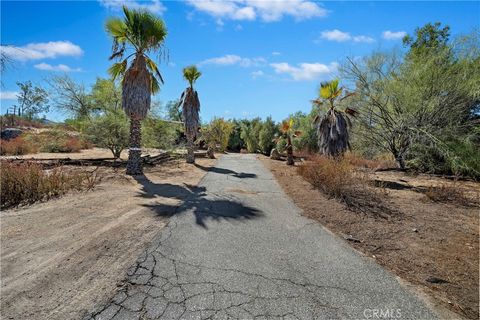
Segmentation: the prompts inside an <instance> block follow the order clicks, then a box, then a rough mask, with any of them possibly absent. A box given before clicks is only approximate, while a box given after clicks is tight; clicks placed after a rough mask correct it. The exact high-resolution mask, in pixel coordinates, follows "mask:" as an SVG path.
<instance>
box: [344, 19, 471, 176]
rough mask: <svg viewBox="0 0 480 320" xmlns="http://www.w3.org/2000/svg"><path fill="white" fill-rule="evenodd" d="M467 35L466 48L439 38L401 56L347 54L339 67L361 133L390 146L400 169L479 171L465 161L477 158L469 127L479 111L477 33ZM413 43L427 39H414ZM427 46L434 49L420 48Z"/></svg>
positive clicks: (377, 143) (386, 147)
mask: <svg viewBox="0 0 480 320" xmlns="http://www.w3.org/2000/svg"><path fill="white" fill-rule="evenodd" d="M427 28H428V29H430V27H428V25H427ZM418 30H420V34H424V32H422V31H421V30H422V29H417V33H418V32H419V31H418ZM443 34H445V32H444V33H443ZM422 38H423V37H422ZM468 38H470V40H468V39H465V38H464V37H462V41H463V43H465V44H467V45H466V46H463V47H462V46H461V45H459V44H458V43H455V44H450V43H449V42H446V44H445V41H446V39H445V37H443V36H442V37H441V39H442V40H441V41H433V42H428V43H429V44H428V46H426V47H420V46H418V45H417V46H415V47H413V48H412V50H413V51H409V52H408V53H407V54H406V56H405V59H403V60H402V57H400V56H398V54H397V53H396V52H392V53H379V52H377V53H374V54H373V55H371V56H369V57H366V58H365V59H363V60H354V59H349V61H348V64H347V65H346V66H345V67H344V68H343V70H342V73H343V75H344V77H345V78H347V79H348V80H350V81H351V82H353V83H355V84H356V89H355V92H356V95H355V100H354V102H355V104H356V105H357V107H358V108H357V109H358V110H359V116H358V121H357V123H358V126H356V128H357V129H358V130H356V132H357V133H358V134H359V136H361V137H362V138H363V139H364V140H365V141H368V142H367V143H368V145H369V147H370V148H371V147H376V148H378V149H380V150H385V151H388V152H390V153H391V154H392V155H393V157H394V159H395V160H396V161H397V164H398V166H399V167H400V168H405V167H407V165H409V166H413V167H415V168H418V169H419V170H422V171H430V172H443V173H459V172H472V173H473V172H474V171H476V172H479V173H480V170H478V169H473V168H472V167H471V165H468V164H467V163H473V164H475V163H476V162H475V161H467V157H472V156H471V155H472V154H474V153H471V152H470V151H468V150H474V149H475V148H472V147H471V146H472V143H471V142H473V141H476V138H475V134H472V133H473V132H474V128H475V126H478V120H475V118H478V113H479V112H480V110H479V109H480V107H479V106H480V103H479V101H480V100H479V97H480V94H479V90H478V83H479V81H480V76H479V74H480V55H479V52H480V51H479V50H478V46H479V44H478V34H476V33H474V34H473V35H472V36H471V37H468ZM474 39H477V41H475V40H474ZM411 43H426V42H425V41H423V40H421V41H419V40H418V39H416V38H412V42H411ZM432 43H436V44H439V46H438V47H433V46H432ZM475 47H476V48H477V49H475ZM472 48H474V50H472ZM426 50H428V52H429V54H423V52H425V51H426ZM475 123H477V124H475ZM452 143H453V144H455V146H453V145H452ZM460 145H464V147H465V148H464V151H465V152H463V151H461V150H459V148H458V146H460ZM459 151H461V154H462V155H460V154H459ZM447 168H449V169H447ZM472 170H473V171H472ZM477 174H478V173H477Z"/></svg>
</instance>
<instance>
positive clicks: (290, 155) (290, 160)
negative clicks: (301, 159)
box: [287, 137, 295, 166]
mask: <svg viewBox="0 0 480 320" xmlns="http://www.w3.org/2000/svg"><path fill="white" fill-rule="evenodd" d="M294 164H295V162H294V161H293V146H292V140H291V139H290V137H288V142H287V165H289V166H293V165H294Z"/></svg>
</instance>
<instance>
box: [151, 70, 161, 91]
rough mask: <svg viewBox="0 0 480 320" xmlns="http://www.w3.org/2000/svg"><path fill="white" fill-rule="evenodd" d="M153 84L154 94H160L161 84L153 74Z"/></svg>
mask: <svg viewBox="0 0 480 320" xmlns="http://www.w3.org/2000/svg"><path fill="white" fill-rule="evenodd" d="M151 77H152V78H151V80H150V81H151V83H152V94H157V93H158V92H160V84H159V83H158V80H157V78H156V77H155V76H154V75H153V74H151Z"/></svg>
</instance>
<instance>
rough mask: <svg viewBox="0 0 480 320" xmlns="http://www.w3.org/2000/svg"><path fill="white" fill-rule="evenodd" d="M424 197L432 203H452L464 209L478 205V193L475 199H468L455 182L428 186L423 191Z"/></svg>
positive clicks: (479, 202) (479, 203) (479, 201)
mask: <svg viewBox="0 0 480 320" xmlns="http://www.w3.org/2000/svg"><path fill="white" fill-rule="evenodd" d="M425 196H426V197H427V198H428V199H430V200H431V201H433V202H441V203H452V204H457V205H461V206H465V207H470V206H478V205H480V200H479V199H478V193H477V194H476V196H475V197H469V196H468V195H467V193H466V191H465V190H464V189H463V188H462V187H461V186H459V185H458V183H457V181H455V182H454V183H453V184H441V185H438V186H430V187H428V188H427V190H426V191H425Z"/></svg>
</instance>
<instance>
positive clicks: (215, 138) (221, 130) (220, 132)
mask: <svg viewBox="0 0 480 320" xmlns="http://www.w3.org/2000/svg"><path fill="white" fill-rule="evenodd" d="M232 131H233V124H232V123H230V122H229V121H225V120H224V119H223V118H214V119H213V120H212V121H210V123H209V124H208V126H205V127H204V128H202V139H203V140H204V141H205V142H206V144H207V155H208V156H209V157H210V158H213V157H214V152H215V150H217V149H218V150H219V151H220V152H224V151H225V150H226V149H227V146H228V140H229V138H230V135H231V134H232Z"/></svg>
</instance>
